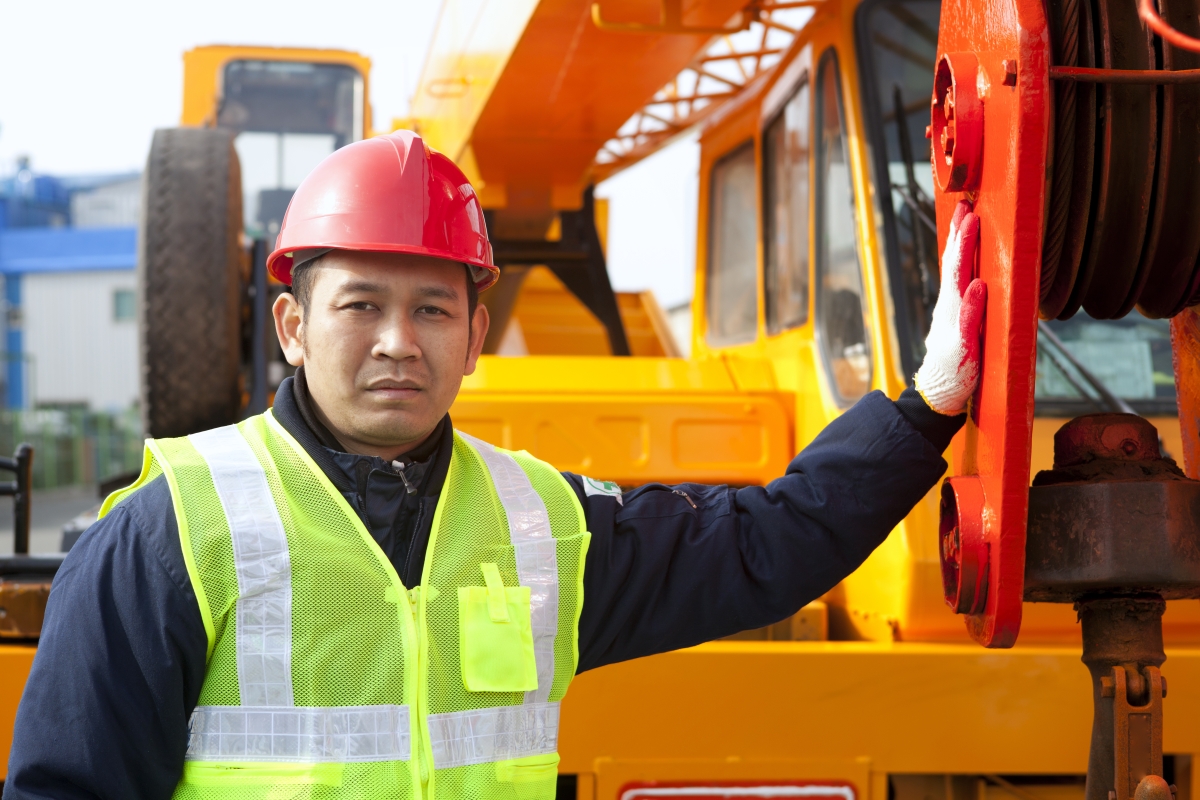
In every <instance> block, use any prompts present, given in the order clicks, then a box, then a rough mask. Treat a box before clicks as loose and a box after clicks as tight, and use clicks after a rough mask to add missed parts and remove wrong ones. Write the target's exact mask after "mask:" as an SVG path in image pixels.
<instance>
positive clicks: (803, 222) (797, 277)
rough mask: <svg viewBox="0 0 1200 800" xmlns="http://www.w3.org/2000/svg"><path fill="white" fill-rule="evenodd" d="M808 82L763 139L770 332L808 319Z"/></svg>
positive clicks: (765, 278)
mask: <svg viewBox="0 0 1200 800" xmlns="http://www.w3.org/2000/svg"><path fill="white" fill-rule="evenodd" d="M809 100H810V98H809V91H808V82H807V80H806V81H805V82H804V83H802V84H801V85H800V86H799V87H797V89H796V92H795V94H793V95H792V98H791V100H789V101H788V102H787V105H785V106H784V107H783V109H782V110H781V111H780V112H779V114H778V116H776V117H775V119H773V120H772V121H771V124H770V125H768V126H767V129H766V131H764V134H763V210H764V214H763V239H764V248H763V250H764V253H765V256H766V258H765V263H764V266H763V270H764V273H763V284H764V286H765V298H764V300H765V302H766V312H767V333H769V334H775V333H779V332H780V331H783V330H786V329H788V328H794V327H796V326H797V325H801V324H803V323H804V322H805V321H807V320H808V190H809V186H808V155H809V153H808V147H809V144H808V142H809V124H808V122H809Z"/></svg>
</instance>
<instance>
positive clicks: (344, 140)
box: [217, 61, 363, 147]
mask: <svg viewBox="0 0 1200 800" xmlns="http://www.w3.org/2000/svg"><path fill="white" fill-rule="evenodd" d="M362 86H363V84H362V76H361V75H359V74H358V70H356V69H354V68H353V67H347V66H343V65H341V64H306V63H302V62H296V61H231V62H229V63H228V64H227V65H226V66H225V71H224V73H223V74H222V81H221V104H220V107H219V109H218V110H217V124H218V125H219V126H220V127H222V128H232V129H234V130H237V131H262V132H270V133H325V134H333V136H334V147H343V146H345V145H347V144H349V143H350V142H353V141H357V140H358V139H361V138H362V135H363V132H362V124H363V96H362V95H363V88H362Z"/></svg>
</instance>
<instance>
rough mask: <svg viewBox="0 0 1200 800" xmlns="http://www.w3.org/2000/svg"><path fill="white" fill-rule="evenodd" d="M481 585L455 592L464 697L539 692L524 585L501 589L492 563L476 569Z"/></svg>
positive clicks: (527, 597)
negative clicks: (480, 573)
mask: <svg viewBox="0 0 1200 800" xmlns="http://www.w3.org/2000/svg"><path fill="white" fill-rule="evenodd" d="M480 569H481V570H482V571H483V578H484V582H485V583H486V584H487V585H486V586H460V587H459V589H458V652H459V660H460V662H461V663H462V678H463V686H465V687H466V690H467V691H468V692H531V691H533V690H535V689H537V688H538V679H537V659H536V658H535V656H534V652H533V624H532V620H531V608H530V591H529V587H528V586H512V587H509V586H505V585H504V583H503V582H502V580H501V578H500V572H499V569H498V568H497V566H496V565H495V564H490V563H489V564H480Z"/></svg>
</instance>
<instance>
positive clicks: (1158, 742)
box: [1100, 666, 1166, 800]
mask: <svg viewBox="0 0 1200 800" xmlns="http://www.w3.org/2000/svg"><path fill="white" fill-rule="evenodd" d="M1100 696H1101V697H1105V698H1111V699H1112V704H1113V711H1112V714H1113V761H1114V767H1115V773H1114V785H1115V787H1116V788H1115V789H1111V790H1109V795H1108V796H1109V799H1110V800H1133V797H1134V794H1135V793H1136V792H1137V790H1138V787H1139V786H1140V784H1141V783H1142V782H1143V781H1144V780H1145V779H1146V778H1147V777H1148V776H1159V777H1161V776H1162V772H1163V754H1162V734H1163V731H1162V727H1163V705H1162V701H1163V697H1164V696H1166V684H1165V682H1164V680H1163V677H1162V675H1161V674H1160V673H1159V671H1158V667H1155V666H1147V667H1143V668H1142V670H1141V672H1137V671H1136V668H1134V669H1131V670H1128V671H1127V670H1126V668H1125V667H1120V666H1117V667H1113V668H1112V677H1110V678H1102V679H1101V681H1100ZM1135 700H1143V701H1144V702H1139V703H1138V704H1137V705H1134V701H1135Z"/></svg>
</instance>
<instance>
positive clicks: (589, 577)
mask: <svg viewBox="0 0 1200 800" xmlns="http://www.w3.org/2000/svg"><path fill="white" fill-rule="evenodd" d="M302 381H303V379H302V378H301V383H300V384H299V385H298V386H297V385H295V384H292V383H291V382H290V381H289V382H285V384H284V386H282V387H281V389H280V392H279V393H278V394H277V396H276V401H275V411H274V413H275V415H276V417H277V418H278V419H279V420H280V422H281V424H283V425H284V426H285V427H286V428H287V429H288V431H289V432H290V433H292V435H293V436H295V437H296V438H297V439H298V440H299V441H300V443H301V444H302V445H303V446H304V447H305V449H306V450H307V451H308V452H309V453H310V454H311V455H312V456H313V458H314V460H315V461H316V462H317V463H318V464H319V465H320V466H321V468H322V469H323V470H324V471H325V472H326V474H328V475H329V477H330V480H331V481H332V482H333V483H334V485H335V486H336V487H337V488H338V489H339V491H341V492H342V493H343V494H344V495H345V496H346V497H347V499H348V500H350V501H351V506H352V507H354V508H355V509H357V510H358V513H359V514H360V515H361V516H362V518H363V521H364V523H365V524H366V525H367V527H368V529H369V530H370V531H371V532H372V534H373V535H374V536H375V538H376V540H377V541H379V543H380V545H381V547H382V549H383V550H384V552H385V553H386V554H387V555H388V557H389V558H390V559H391V561H392V562H393V564H395V566H396V569H397V571H398V573H399V574H400V576H401V577H402V579H403V580H404V582H405V584H406V585H408V586H413V585H416V583H418V582H419V578H418V576H419V574H420V567H421V564H422V563H423V560H424V550H425V542H426V541H427V537H428V533H429V529H430V526H431V523H432V516H433V506H434V504H435V503H436V500H437V496H438V493H439V492H440V490H441V483H442V480H443V479H444V477H445V470H446V468H447V466H448V464H449V451H450V447H449V446H448V442H449V437H450V436H451V435H452V429H451V426H450V424H449V419H448V418H447V419H446V420H444V421H443V423H442V424H441V426H440V428H439V430H438V431H437V432H435V435H434V436H432V437H430V439H429V441H428V442H427V443H426V444H425V445H424V446H423V447H422V448H419V449H418V450H417V451H414V452H413V453H409V454H408V455H407V456H406V458H405V459H401V461H400V463H399V464H396V465H392V464H388V463H387V462H384V461H383V460H382V459H377V458H376V459H372V458H369V457H364V456H352V455H349V454H346V453H342V452H340V450H339V449H338V448H337V446H336V441H335V440H333V441H331V438H332V437H330V436H329V434H328V431H326V430H324V428H322V427H321V426H320V423H319V422H316V421H315V420H314V418H313V415H312V414H311V412H310V410H309V408H308V407H307V405H308V404H307V399H306V393H305V391H304V387H303V383H302ZM962 420H963V418H962V417H956V418H948V417H943V416H940V415H938V414H936V413H935V412H933V411H931V410H930V409H929V408H928V407H927V406H926V405H925V403H924V402H923V401H922V400H921V398H920V395H918V394H917V393H916V392H913V391H912V390H909V391H907V392H905V394H904V395H902V396H901V398H900V400H899V401H897V402H895V403H894V402H892V401H891V400H889V399H888V398H887V397H885V396H884V395H883V394H881V393H879V392H873V393H871V394H869V395H867V396H866V397H864V398H863V399H862V400H860V401H859V402H858V404H856V405H855V406H854V407H853V408H851V409H850V410H848V411H847V412H846V413H845V414H843V415H842V416H841V417H839V418H838V419H837V420H835V421H834V422H832V423H831V424H830V425H829V426H828V427H827V428H826V429H825V430H824V431H823V432H822V433H821V434H820V435H819V436H818V437H817V438H816V439H815V440H814V441H813V442H812V443H811V444H810V445H809V446H808V447H806V448H805V449H804V451H803V452H801V453H800V454H799V455H798V456H796V458H795V459H794V460H793V461H792V463H791V464H790V465H789V466H788V469H787V473H786V474H785V475H784V476H783V477H781V478H778V479H776V480H774V481H772V482H771V483H770V484H768V485H767V486H763V487H758V486H752V487H745V488H741V489H734V488H730V487H727V486H702V485H698V484H682V485H680V486H663V485H661V484H650V485H647V486H642V487H639V488H637V489H634V490H633V491H630V492H628V493H627V494H625V495H624V497H623V498H622V502H618V501H617V499H616V498H614V497H612V496H608V495H597V494H587V493H586V492H585V490H584V484H583V479H582V478H581V477H580V476H578V475H573V474H570V473H564V475H565V477H566V478H567V480H568V481H569V482H570V484H571V486H572V487H574V489H575V491H576V493H577V494H578V496H579V500H580V502H581V503H582V504H583V507H584V510H585V513H586V517H587V527H588V530H590V531H591V532H592V544H591V548H590V550H589V552H588V555H587V561H586V565H585V570H584V604H583V610H582V616H581V619H580V623H579V625H580V628H579V652H580V663H579V670H580V671H583V670H587V669H593V668H595V667H599V666H602V665H604V664H611V663H614V662H618V661H624V660H627V659H631V658H637V657H639V656H645V655H650V654H652V653H660V652H665V651H668V650H674V649H677V648H681V647H687V646H689V645H693V644H697V643H700V642H704V641H708V640H711V639H715V638H719V637H721V636H726V635H729V634H733V633H736V632H738V631H742V630H747V629H751V628H758V627H762V626H764V625H768V624H771V623H774V622H777V621H779V620H781V619H784V618H785V617H787V616H789V615H790V614H792V613H794V612H795V611H796V610H798V609H799V608H800V607H801V606H802V605H804V604H805V603H807V602H809V601H811V600H813V599H815V598H817V597H819V596H820V595H821V594H823V593H824V592H826V591H828V590H829V589H831V588H832V587H833V586H834V585H835V584H836V583H837V582H838V581H840V580H841V579H842V578H844V577H845V576H846V575H848V574H849V573H850V572H852V571H853V570H854V569H855V568H856V567H858V565H859V564H861V563H862V562H863V560H864V559H865V558H866V557H867V556H868V555H869V554H870V553H871V551H872V550H874V549H875V548H876V547H877V546H878V545H879V544H880V543H881V542H882V541H883V540H884V538H885V537H886V536H887V535H888V532H889V531H891V530H892V528H893V527H895V526H896V524H897V523H899V522H900V520H901V519H903V517H904V516H905V515H906V514H907V513H908V511H909V510H910V509H911V508H912V507H913V505H914V504H916V502H917V501H918V500H920V499H921V497H923V496H924V495H925V493H926V492H928V491H929V489H930V488H932V487H933V485H934V484H935V483H936V482H937V480H938V479H939V478H940V477H941V475H942V473H943V472H944V471H945V468H946V463H945V462H944V461H943V460H942V457H941V453H942V452H943V451H944V450H945V448H946V446H947V445H948V443H949V440H950V437H951V436H952V435H953V433H954V432H955V431H956V430H957V429H958V428H959V427H960V426H961V425H962ZM410 485H411V486H413V487H414V492H412V493H409V492H408V490H407V489H408V486H410ZM205 652H206V638H205V632H204V626H203V624H202V622H201V618H200V612H199V606H198V605H197V602H196V596H195V594H194V593H193V591H192V587H191V584H190V581H189V578H188V575H187V570H186V568H185V566H184V560H183V553H182V550H181V545H180V542H179V537H178V532H177V528H176V523H175V515H174V511H173V508H172V505H171V498H170V495H169V493H168V490H167V486H166V483H165V480H164V479H163V478H161V477H160V478H158V479H156V480H155V481H153V482H152V483H150V484H149V485H147V486H146V487H144V488H143V489H141V490H139V491H138V492H136V493H135V494H134V495H132V496H131V497H130V498H128V499H126V500H125V501H124V502H122V503H121V504H120V505H119V506H117V507H116V508H115V509H114V510H113V511H112V512H111V513H110V514H109V515H108V516H107V517H105V518H104V519H103V520H101V521H100V522H98V523H96V524H95V525H93V526H92V527H91V528H89V529H88V530H87V531H86V532H85V533H84V534H83V536H82V537H81V538H80V540H79V542H78V544H76V546H75V547H74V548H73V549H72V551H71V553H70V554H69V555H68V556H67V558H66V560H65V561H64V562H63V565H62V568H61V569H60V571H59V573H58V575H57V577H56V578H55V580H54V584H53V588H52V590H51V592H50V599H49V604H48V605H47V608H46V620H45V625H44V627H43V629H42V638H41V642H40V644H39V646H38V652H37V656H36V657H35V659H34V662H33V669H32V672H31V673H30V676H29V681H28V683H27V684H26V686H25V693H24V695H23V697H22V699H21V704H20V707H19V709H18V712H17V720H16V728H15V733H14V740H13V747H12V752H11V756H10V760H9V771H8V780H7V782H6V783H5V786H4V795H3V796H4V798H5V800H16V799H17V798H56V800H66V799H67V798H102V797H103V798H122V799H123V800H135V799H136V798H146V799H147V800H150V799H151V798H154V799H156V800H158V799H162V798H168V797H170V795H171V793H172V792H173V790H174V788H175V785H176V783H177V782H178V780H179V777H180V774H181V772H182V768H183V757H184V752H185V750H186V748H187V724H188V718H189V716H190V715H191V712H192V709H193V708H194V707H195V705H196V702H197V699H198V697H199V694H200V686H201V683H202V682H203V680H204V673H205Z"/></svg>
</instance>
